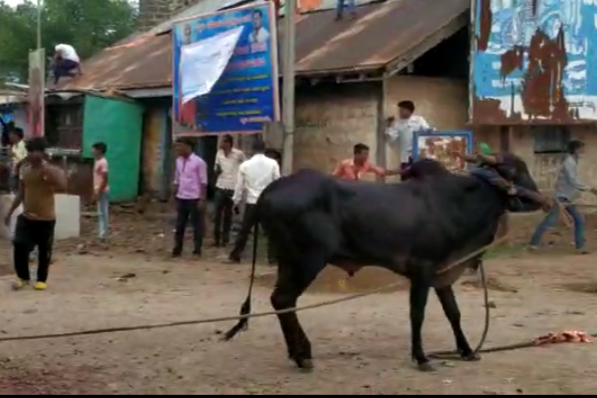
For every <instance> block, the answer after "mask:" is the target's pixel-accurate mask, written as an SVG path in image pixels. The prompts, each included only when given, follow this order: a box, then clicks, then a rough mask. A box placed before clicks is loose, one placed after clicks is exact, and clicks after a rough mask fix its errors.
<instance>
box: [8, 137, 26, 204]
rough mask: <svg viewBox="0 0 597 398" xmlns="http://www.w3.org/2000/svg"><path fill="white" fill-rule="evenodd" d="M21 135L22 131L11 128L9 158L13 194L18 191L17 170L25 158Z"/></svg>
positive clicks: (23, 142) (23, 141)
mask: <svg viewBox="0 0 597 398" xmlns="http://www.w3.org/2000/svg"><path fill="white" fill-rule="evenodd" d="M23 135H24V134H23V129H20V128H18V127H15V128H13V129H12V130H11V131H10V134H9V141H10V158H11V178H10V190H11V192H14V193H16V192H17V191H18V190H19V168H20V167H21V164H23V162H24V161H25V158H26V157H27V149H26V148H25V140H23Z"/></svg>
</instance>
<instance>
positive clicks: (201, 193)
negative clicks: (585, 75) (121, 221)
mask: <svg viewBox="0 0 597 398" xmlns="http://www.w3.org/2000/svg"><path fill="white" fill-rule="evenodd" d="M5 127H6V126H5ZM8 127H10V134H9V141H10V145H11V162H10V165H9V169H10V172H11V178H10V181H11V183H10V186H11V190H12V191H13V192H14V193H15V197H14V201H13V203H12V206H11V207H10V209H9V211H8V212H7V213H6V217H5V223H6V224H7V225H9V224H10V223H11V222H12V216H13V214H14V212H15V211H16V210H17V208H19V207H22V212H21V213H20V214H19V215H18V217H17V218H16V223H15V228H14V236H13V247H14V250H13V253H14V255H13V260H14V266H15V271H16V274H17V278H18V280H17V282H16V284H15V286H14V288H15V289H17V290H20V289H23V288H24V287H26V286H29V285H30V284H31V275H29V265H28V264H29V256H30V254H31V252H32V250H33V249H34V248H37V251H38V256H37V257H38V274H37V278H36V284H35V285H34V287H35V289H37V290H45V289H46V287H47V279H48V271H49V265H50V263H51V257H52V242H53V236H54V228H55V224H56V214H55V209H54V195H55V194H56V193H59V192H64V191H65V190H66V188H67V181H66V177H65V173H64V171H63V170H61V169H60V168H57V167H55V166H53V165H52V164H51V163H50V162H49V159H48V156H47V153H46V145H47V144H46V141H45V139H44V138H43V137H34V138H31V139H29V140H27V141H25V140H24V139H23V131H22V130H21V129H19V128H15V127H14V126H8ZM422 129H424V130H427V129H429V124H428V123H427V122H426V121H425V119H424V118H422V117H421V116H418V115H416V114H415V104H414V103H413V102H412V101H402V102H400V103H398V112H397V116H395V117H394V116H393V117H390V118H388V127H387V138H388V143H389V144H390V145H392V144H393V143H395V142H399V143H400V145H399V148H400V152H399V153H400V167H398V168H397V169H395V170H385V169H383V168H381V167H379V166H376V165H374V164H373V163H372V162H371V161H370V160H369V148H368V147H367V146H366V145H364V144H356V145H355V146H354V152H353V156H352V157H351V158H349V159H346V160H343V161H341V162H339V164H338V166H337V167H336V168H335V170H333V172H332V175H333V176H335V177H337V178H340V179H349V180H360V179H362V177H363V175H364V174H366V173H372V174H374V175H375V176H377V177H387V176H392V175H397V176H401V177H402V178H403V179H404V178H405V176H406V172H407V171H408V169H409V166H410V165H411V164H412V162H413V140H414V137H415V135H416V133H417V132H418V131H420V130H422ZM194 143H195V141H194V140H193V139H191V138H185V137H182V138H178V139H177V140H176V142H175V151H176V154H177V158H176V168H175V173H174V181H173V196H174V198H175V201H176V229H175V233H174V246H173V250H172V256H173V257H180V256H181V255H182V253H183V249H184V238H185V232H186V230H187V226H188V225H189V223H190V225H191V227H192V230H193V237H194V239H193V254H194V255H195V256H201V254H202V249H203V240H204V236H205V231H206V225H205V224H206V221H205V220H206V217H205V216H206V209H207V203H206V202H207V192H208V182H209V181H208V175H209V174H210V173H209V172H208V167H209V166H208V165H207V163H206V162H205V161H204V160H203V159H202V158H201V157H200V156H198V155H197V154H196V153H195V151H194ZM107 151H108V147H107V145H106V144H105V143H103V142H98V143H95V144H94V145H93V147H92V152H93V156H94V158H95V162H94V167H93V199H94V201H95V202H96V203H97V214H98V235H99V238H100V239H103V240H105V239H108V237H109V208H110V197H109V193H110V186H109V167H108V166H109V165H108V161H107V159H106V153H107ZM252 152H253V155H252V156H251V157H250V158H248V157H247V156H246V155H245V154H244V153H243V151H241V150H240V149H238V148H235V147H234V140H233V138H232V136H230V135H226V136H224V137H222V139H221V140H220V147H219V150H218V152H217V154H216V158H215V165H214V173H215V176H216V181H215V187H216V192H215V196H214V199H215V200H214V202H215V203H214V204H215V206H214V209H215V214H214V226H213V238H214V245H215V246H216V247H219V248H227V247H230V252H229V255H228V256H227V261H228V262H231V263H240V262H241V259H242V254H243V251H244V249H245V247H246V245H247V242H248V239H249V237H250V235H251V233H252V232H253V231H254V227H255V225H256V224H257V223H258V220H257V215H256V204H257V201H258V199H259V197H260V195H261V194H262V192H263V191H264V190H265V189H266V188H267V187H268V186H269V184H271V183H272V182H274V181H275V180H277V179H278V178H280V176H281V173H280V163H281V154H280V153H279V152H278V151H276V150H272V149H268V148H267V147H266V144H265V142H264V141H263V140H261V139H256V140H254V143H253V147H252ZM583 152H584V144H583V143H582V142H580V141H571V142H570V143H569V145H568V154H567V156H566V158H565V160H564V161H563V163H562V167H561V168H560V171H559V174H558V179H557V183H556V189H555V194H554V196H553V201H551V200H547V199H546V198H545V197H543V196H541V195H540V194H537V193H535V192H529V191H525V190H523V189H521V188H520V187H517V186H516V185H515V184H514V182H513V181H512V180H509V179H508V166H507V163H508V162H507V159H506V158H505V157H504V156H505V155H504V154H499V153H494V152H492V151H491V149H490V148H489V146H488V145H487V144H486V143H480V145H479V151H478V153H476V154H462V153H455V154H454V155H455V156H459V157H462V158H463V159H464V160H465V161H466V162H470V163H475V166H474V167H473V168H472V170H471V174H473V175H475V176H477V177H478V178H480V179H482V180H484V181H486V182H488V183H490V184H492V185H494V186H496V187H497V188H498V189H503V190H504V191H505V192H506V193H507V194H508V195H510V196H511V197H512V199H513V200H515V199H516V198H517V197H524V198H527V199H530V200H535V201H538V202H540V203H541V204H543V205H547V204H548V203H557V204H559V205H562V206H564V208H565V211H566V212H567V213H568V214H569V215H570V217H571V218H572V220H573V221H574V225H575V229H574V232H575V240H576V248H577V250H578V252H579V253H587V250H586V246H585V243H586V242H585V230H584V219H583V217H582V215H581V214H580V212H579V210H578V209H577V207H576V206H575V204H574V203H575V201H576V200H577V199H578V198H579V197H580V195H581V194H582V192H585V191H587V192H591V193H593V194H596V195H597V189H595V188H590V187H588V186H587V185H585V184H583V183H582V182H581V181H580V179H579V176H578V170H577V168H578V164H579V161H580V159H581V157H582V154H583ZM241 207H242V208H243V211H242V214H243V216H242V222H241V225H240V230H239V231H238V233H237V234H236V236H235V240H234V242H231V231H232V224H233V222H232V221H233V217H234V214H235V213H236V214H240V213H241ZM560 213H561V207H560V206H551V207H550V208H549V211H548V212H547V216H546V218H545V220H544V221H543V222H542V223H541V224H540V225H539V226H538V227H537V230H536V232H535V233H534V234H533V236H532V239H531V241H530V243H529V247H530V248H532V249H536V248H538V247H539V245H540V243H541V238H542V236H543V234H544V233H545V231H546V230H547V229H548V228H550V227H551V226H553V225H554V224H555V222H556V221H557V219H558V216H559V214H560ZM231 243H232V244H231ZM268 260H269V261H270V263H274V262H275V256H274V253H273V251H272V249H271V248H268Z"/></svg>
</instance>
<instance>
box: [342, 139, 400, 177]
mask: <svg viewBox="0 0 597 398" xmlns="http://www.w3.org/2000/svg"><path fill="white" fill-rule="evenodd" d="M353 155H354V156H353V157H352V158H350V159H346V160H343V161H342V162H340V164H339V165H338V167H336V170H334V172H333V173H332V175H333V176H334V177H338V178H341V179H343V180H360V179H361V178H362V176H363V174H366V173H373V174H375V175H376V176H377V177H389V176H393V175H398V174H400V170H398V171H386V170H384V169H382V168H381V167H378V166H375V165H374V164H373V163H371V162H369V147H368V146H367V145H365V144H356V145H355V146H354V149H353Z"/></svg>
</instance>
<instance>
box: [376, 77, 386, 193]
mask: <svg viewBox="0 0 597 398" xmlns="http://www.w3.org/2000/svg"><path fill="white" fill-rule="evenodd" d="M387 94H388V86H387V79H386V78H385V77H384V78H383V80H382V81H381V84H380V85H379V88H378V94H377V140H376V141H377V145H376V152H377V156H376V159H375V160H376V163H377V165H378V166H379V167H383V168H384V169H386V168H387V167H388V159H387V156H386V127H387V126H386V125H387V123H386V116H387V115H386V99H387V96H388V95H387ZM378 180H380V181H385V177H380V178H378Z"/></svg>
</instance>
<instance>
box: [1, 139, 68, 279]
mask: <svg viewBox="0 0 597 398" xmlns="http://www.w3.org/2000/svg"><path fill="white" fill-rule="evenodd" d="M46 146H47V144H46V141H45V139H44V138H43V137H35V138H32V139H31V140H30V141H28V142H27V143H26V148H27V163H26V164H24V165H23V166H22V167H21V170H20V184H19V190H18V192H17V195H16V196H15V199H14V201H13V203H12V206H11V207H10V210H9V211H8V213H7V214H6V218H5V220H4V222H5V223H6V225H9V224H10V221H11V218H12V214H13V213H14V212H15V210H16V209H17V208H18V207H19V206H20V205H21V204H22V205H23V213H22V214H21V215H19V216H18V218H17V224H16V228H15V233H14V239H13V261H14V265H15V271H16V274H17V278H18V280H17V282H16V284H15V285H14V289H15V290H21V289H23V288H25V287H27V286H29V285H30V283H31V276H30V275H29V253H30V252H31V250H32V248H33V247H35V246H37V251H38V256H37V257H38V269H37V283H36V285H35V289H36V290H46V288H47V285H46V283H47V279H48V272H49V269H50V263H51V257H52V241H53V237H54V227H55V226H56V213H55V210H54V194H56V193H59V192H64V191H66V187H67V180H66V176H65V175H64V172H63V171H62V170H60V169H59V168H57V167H54V166H52V165H51V164H50V163H49V162H47V161H46V160H45V159H46V153H45V152H46Z"/></svg>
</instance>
